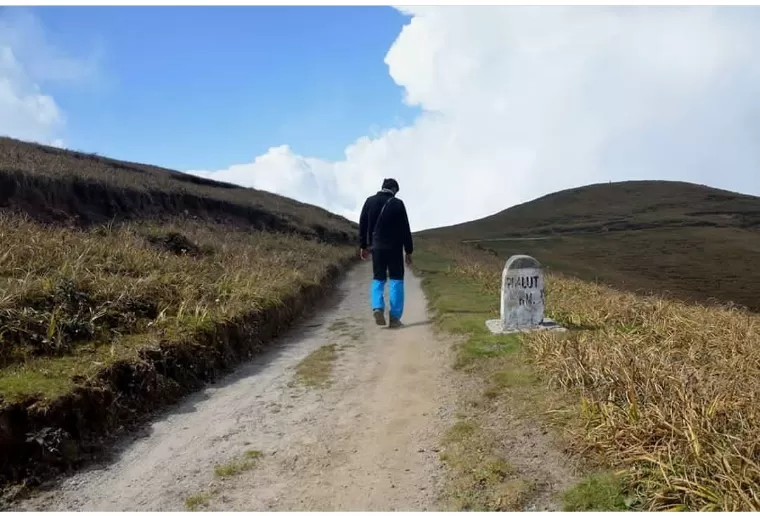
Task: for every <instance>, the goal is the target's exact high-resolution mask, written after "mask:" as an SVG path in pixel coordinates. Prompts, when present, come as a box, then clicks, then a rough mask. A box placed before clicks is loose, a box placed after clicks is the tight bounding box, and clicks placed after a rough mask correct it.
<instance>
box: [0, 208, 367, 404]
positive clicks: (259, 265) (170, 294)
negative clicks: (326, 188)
mask: <svg viewBox="0 0 760 516" xmlns="http://www.w3.org/2000/svg"><path fill="white" fill-rule="evenodd" d="M0 241H1V242H3V248H2V252H0V344H2V347H0V396H2V397H3V398H6V399H8V400H12V399H16V398H20V397H24V396H27V395H30V394H34V393H39V394H42V395H44V396H48V397H49V396H55V395H57V394H61V393H63V392H65V391H66V390H68V389H69V388H70V387H71V386H72V385H73V379H74V378H75V377H77V376H84V377H88V376H91V375H93V374H95V373H96V372H97V371H98V370H100V369H101V368H102V367H103V366H104V365H105V364H107V363H109V362H113V361H114V360H116V359H121V358H125V357H129V356H132V355H134V354H135V353H136V351H137V349H139V348H140V347H142V346H146V345H150V344H151V343H155V342H158V341H164V342H165V341H167V340H168V341H172V340H177V341H179V340H181V339H183V338H186V337H191V336H192V335H193V332H194V331H196V330H199V329H203V328H208V327H210V326H212V325H214V324H216V323H220V322H224V321H228V320H231V319H233V318H235V317H237V316H240V315H241V314H245V313H251V312H256V311H259V310H263V309H265V308H267V307H269V306H272V305H277V304H278V303H280V302H281V300H282V299H283V298H284V297H286V296H288V295H290V294H293V293H294V292H296V291H298V289H300V288H302V287H304V286H306V285H310V284H317V283H320V282H321V280H322V278H323V277H324V276H325V274H326V272H327V269H328V267H329V266H334V265H336V264H338V263H339V262H340V261H341V260H343V259H345V258H346V257H347V256H348V255H349V254H350V253H352V252H353V250H352V249H348V248H345V247H336V246H331V245H327V244H321V243H317V242H314V241H307V240H304V239H301V238H298V237H296V236H284V235H276V234H271V233H266V232H245V231H241V230H240V231H239V230H231V229H229V228H225V227H222V226H214V225H207V224H202V223H198V224H195V225H193V224H183V225H182V226H181V227H178V226H171V225H161V226H159V225H148V224H135V225H126V226H120V227H118V228H108V227H101V228H94V229H92V230H88V231H80V230H74V229H67V228H61V227H46V226H42V225H39V224H37V223H35V222H33V221H31V220H28V219H24V218H22V217H16V216H9V215H3V214H0Z"/></svg>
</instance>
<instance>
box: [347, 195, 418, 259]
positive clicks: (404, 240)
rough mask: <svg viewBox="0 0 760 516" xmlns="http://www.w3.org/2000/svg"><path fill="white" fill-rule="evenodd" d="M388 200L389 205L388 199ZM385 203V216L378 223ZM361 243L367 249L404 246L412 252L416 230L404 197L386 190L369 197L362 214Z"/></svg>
mask: <svg viewBox="0 0 760 516" xmlns="http://www.w3.org/2000/svg"><path fill="white" fill-rule="evenodd" d="M386 202H387V203H388V204H387V205H385V203H386ZM383 205H385V210H384V211H383V216H382V217H381V218H380V220H379V223H378V216H379V215H380V211H381V210H382V209H383ZM359 247H360V248H361V249H367V248H368V247H372V248H374V249H399V250H400V249H401V248H402V247H403V249H404V251H405V252H406V254H412V251H414V245H413V243H412V231H411V229H409V219H408V217H407V215H406V206H404V201H402V200H401V199H397V198H396V197H394V196H393V194H392V193H391V192H389V191H386V190H381V191H379V192H377V193H376V194H375V195H373V196H372V197H369V198H367V200H366V201H365V202H364V207H363V208H362V214H361V216H360V217H359Z"/></svg>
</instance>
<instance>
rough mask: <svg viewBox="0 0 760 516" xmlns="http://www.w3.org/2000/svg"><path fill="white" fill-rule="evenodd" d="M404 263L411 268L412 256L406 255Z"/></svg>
mask: <svg viewBox="0 0 760 516" xmlns="http://www.w3.org/2000/svg"><path fill="white" fill-rule="evenodd" d="M405 261H406V264H407V265H408V266H410V267H411V266H412V255H411V254H407V255H406V256H405Z"/></svg>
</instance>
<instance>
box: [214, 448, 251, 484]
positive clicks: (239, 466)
mask: <svg viewBox="0 0 760 516" xmlns="http://www.w3.org/2000/svg"><path fill="white" fill-rule="evenodd" d="M262 457H263V453H262V452H260V451H259V450H248V451H246V452H245V453H244V454H243V456H242V457H238V458H234V459H232V460H231V461H229V462H227V463H225V464H218V465H216V466H215V467H214V474H215V475H216V476H217V477H220V478H229V477H234V476H236V475H239V474H241V473H243V472H244V471H248V470H251V469H253V468H254V467H255V466H256V464H258V461H259V459H261V458H262Z"/></svg>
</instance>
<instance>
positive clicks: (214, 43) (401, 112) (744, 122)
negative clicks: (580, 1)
mask: <svg viewBox="0 0 760 516" xmlns="http://www.w3.org/2000/svg"><path fill="white" fill-rule="evenodd" d="M758 12H760V10H759V9H758V8H742V9H728V8H719V7H675V8H673V7H671V8H656V7H652V8H649V7H626V8H616V7H611V6H601V7H582V8H574V7H537V6H533V7H531V6H527V7H525V6H516V7H509V6H506V7H503V6H502V7H498V6H495V7H465V6H441V7H438V6H419V7H413V8H405V9H404V13H405V14H402V13H401V12H399V11H397V10H394V9H391V8H380V7H236V8H232V7H226V8H212V7H175V8H158V7H154V8H146V7H118V8H117V7H95V8H92V7H57V8H52V7H45V8H34V9H16V8H6V9H3V8H0V134H5V135H11V136H14V137H16V138H21V139H26V140H34V141H44V142H50V143H54V144H57V145H63V146H64V147H68V148H74V149H77V150H83V151H88V152H97V153H99V154H102V155H106V156H113V157H116V158H122V159H127V160H131V161H139V162H144V163H152V164H157V165H163V166H166V167H169V168H174V169H179V170H182V171H185V172H189V173H193V174H196V175H200V176H205V177H211V178H215V179H220V180H223V181H228V182H233V183H237V184H241V185H244V186H251V187H254V188H257V189H262V190H266V191H271V192H276V193H278V194H281V195H285V196H288V197H291V198H294V199H298V200H300V201H303V202H308V203H312V204H317V205H319V206H322V207H325V208H327V209H329V210H331V211H333V212H335V213H339V214H341V215H345V216H346V217H349V218H352V219H354V220H356V219H357V218H358V214H359V212H360V210H361V206H362V203H363V201H364V199H366V197H367V195H369V194H371V193H372V192H373V191H376V190H377V189H378V188H379V186H380V185H381V183H382V180H383V178H385V177H395V178H396V179H398V180H399V183H400V185H401V191H400V193H399V195H400V196H401V198H402V199H403V200H404V202H405V203H406V204H407V211H408V213H409V216H410V223H411V225H412V228H413V229H414V230H417V229H425V228H428V227H434V226H440V225H446V224H454V223H458V222H462V221H465V220H471V219H474V218H478V217H483V216H486V215H489V214H492V213H494V212H497V211H500V210H502V209H505V208H507V207H509V206H512V205H514V204H517V203H521V202H525V201H528V200H530V199H533V198H536V197H539V196H541V195H545V194H547V193H550V192H554V191H558V190H563V189H566V188H573V187H578V186H583V185H587V184H592V183H598V182H608V181H622V180H631V179H639V180H641V179H668V180H681V181H689V182H693V183H701V184H707V185H710V186H714V187H718V188H725V189H728V190H734V191H739V192H745V193H750V194H755V195H757V194H760V175H759V174H758V173H757V171H758V170H760V147H758V145H757V141H758V137H759V136H760V133H759V132H758V124H757V117H756V116H755V114H756V113H760V96H758V95H757V91H758V90H760V60H758V58H757V56H758V52H760V16H758V14H757V13H758ZM405 98H406V99H409V101H410V102H411V103H412V104H413V106H415V107H414V108H410V107H408V106H406V105H405V104H404V102H403V99H405Z"/></svg>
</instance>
